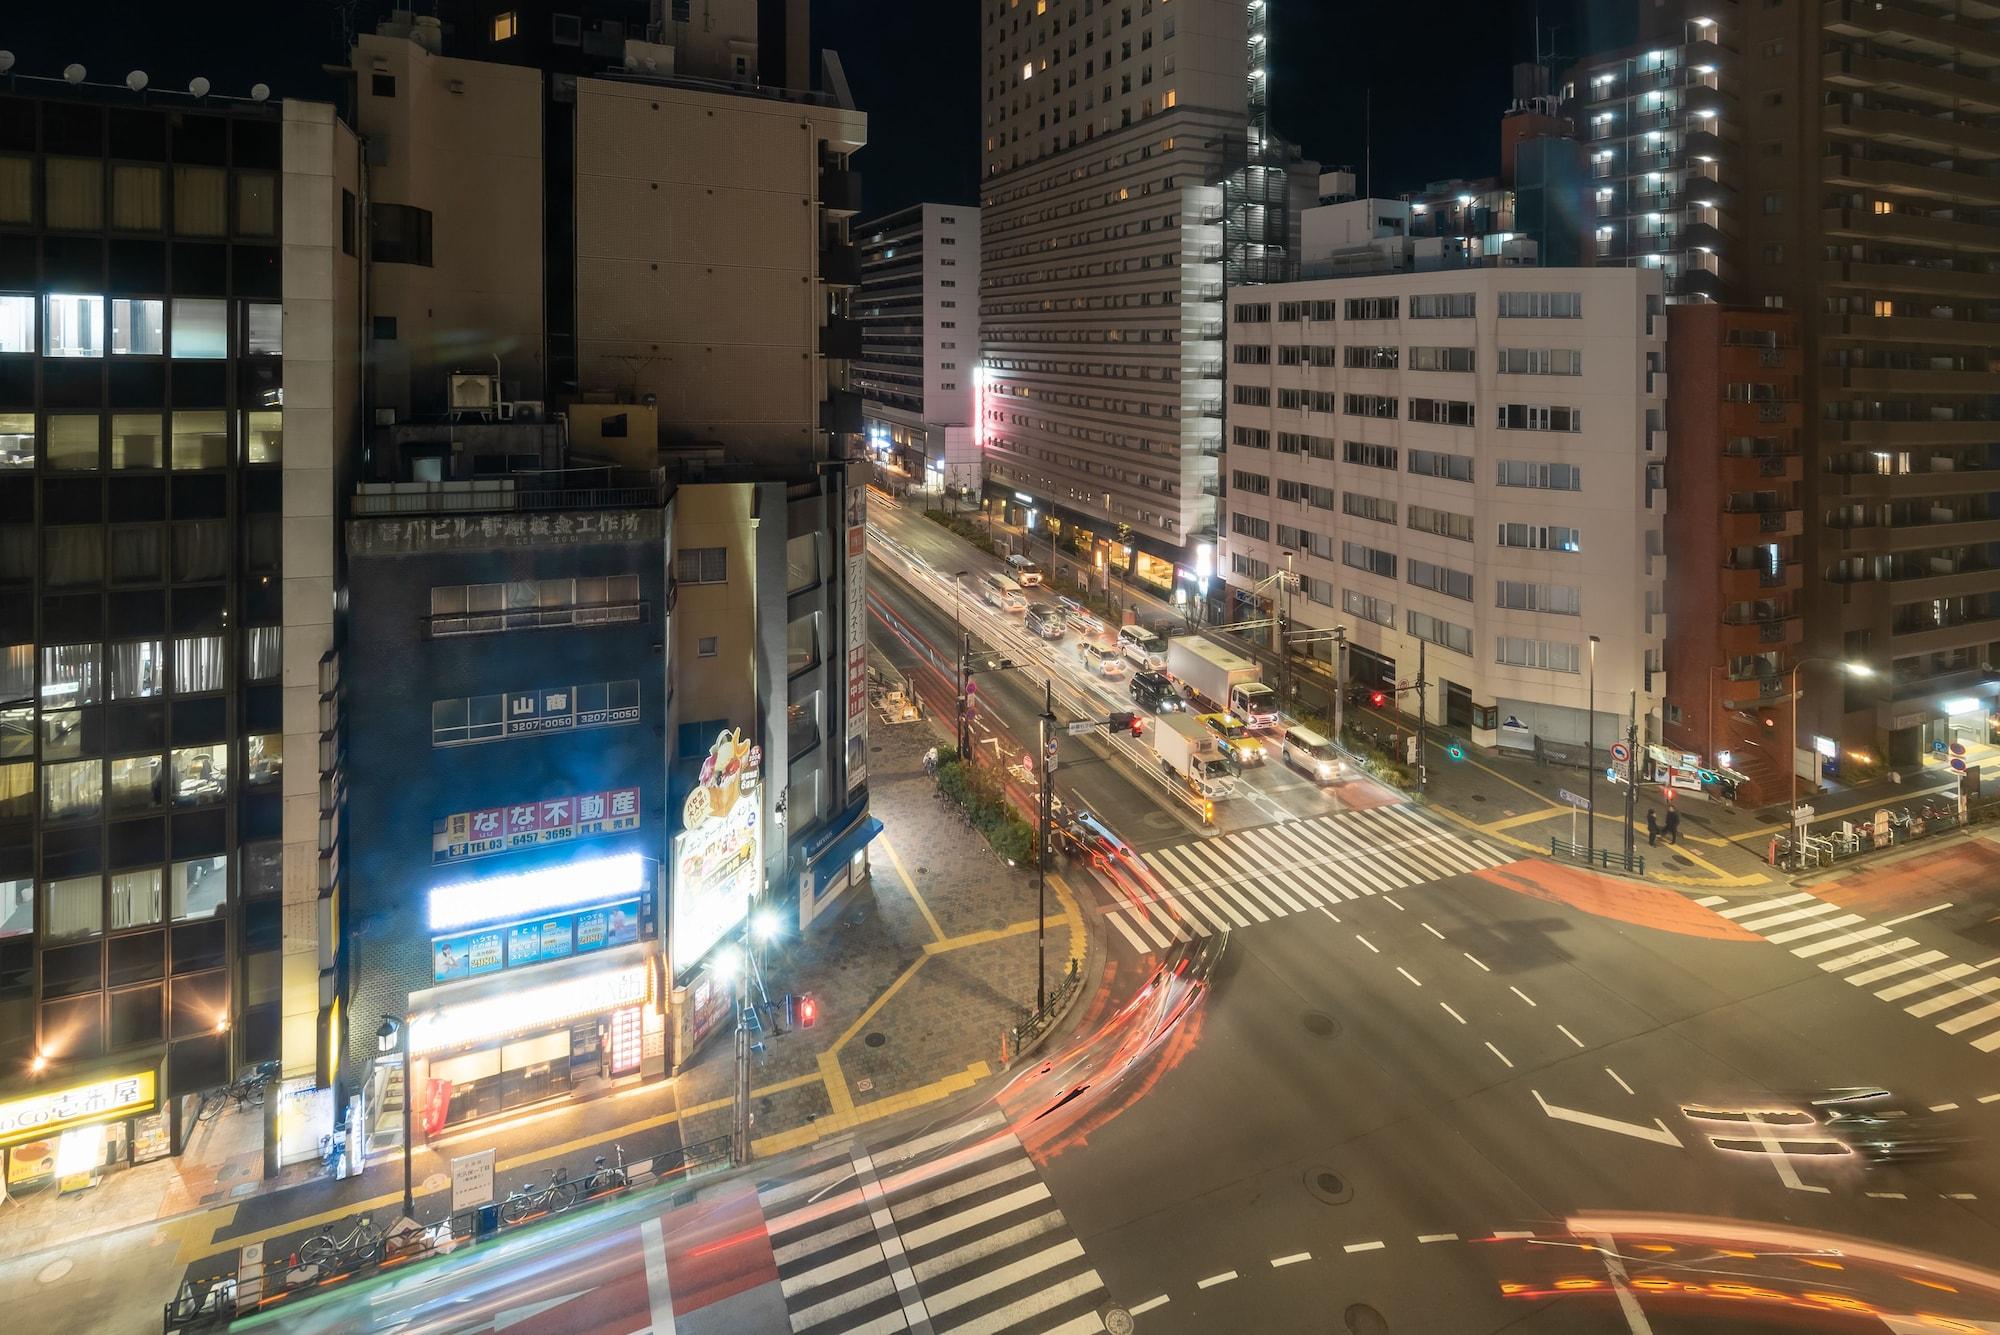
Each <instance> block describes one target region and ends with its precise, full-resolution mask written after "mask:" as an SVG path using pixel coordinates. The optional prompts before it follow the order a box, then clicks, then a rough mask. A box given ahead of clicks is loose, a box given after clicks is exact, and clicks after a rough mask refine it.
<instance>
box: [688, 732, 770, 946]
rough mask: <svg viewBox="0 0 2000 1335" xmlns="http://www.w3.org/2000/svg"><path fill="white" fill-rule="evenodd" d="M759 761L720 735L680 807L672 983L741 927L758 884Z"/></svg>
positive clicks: (754, 750) (738, 738)
mask: <svg viewBox="0 0 2000 1335" xmlns="http://www.w3.org/2000/svg"><path fill="white" fill-rule="evenodd" d="M762 763H763V753H762V751H761V750H760V749H759V748H758V747H756V746H755V745H753V744H752V743H749V742H747V741H745V740H744V739H743V737H742V735H741V733H740V732H738V731H737V730H735V729H730V730H729V731H726V732H724V733H723V734H722V735H721V736H720V737H718V738H717V739H716V742H715V746H714V747H713V748H712V749H711V750H710V751H709V755H708V759H707V760H706V761H705V762H703V765H702V770H701V781H700V782H699V783H698V784H697V785H696V786H695V788H694V791H692V792H691V793H689V794H688V799H687V802H686V804H685V805H684V806H683V807H682V809H681V810H682V815H683V817H684V819H685V822H686V826H687V828H686V829H684V830H683V831H682V832H681V833H680V834H677V835H675V836H674V854H673V867H674V881H673V888H672V890H671V892H670V893H671V903H672V906H673V929H672V931H671V932H670V933H669V934H668V943H669V945H670V947H671V950H672V957H673V958H672V964H673V971H674V977H675V978H676V979H680V978H682V977H684V976H685V975H686V974H687V973H688V971H690V970H691V969H693V968H694V966H695V965H696V964H698V963H699V962H700V961H701V959H702V957H703V956H704V955H706V954H708V952H709V951H710V950H711V949H712V948H713V947H714V946H715V944H716V942H718V941H720V940H722V938H723V937H724V936H726V935H728V933H729V932H730V930H731V929H732V928H734V927H737V926H739V925H740V924H741V923H742V921H743V917H744V915H745V914H746V913H747V912H748V911H749V907H750V901H751V899H753V898H754V897H755V896H756V894H757V891H758V889H759V887H760V886H761V885H762V883H763V856H762V854H763V819H762V814H763V813H762V807H763V803H762V800H761V783H760V769H761V766H762Z"/></svg>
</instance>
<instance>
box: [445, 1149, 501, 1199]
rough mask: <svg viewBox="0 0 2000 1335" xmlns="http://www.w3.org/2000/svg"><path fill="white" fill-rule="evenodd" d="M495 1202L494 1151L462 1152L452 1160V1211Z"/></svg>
mask: <svg viewBox="0 0 2000 1335" xmlns="http://www.w3.org/2000/svg"><path fill="white" fill-rule="evenodd" d="M492 1202H493V1151H492V1150H480V1151H479V1152H478V1153H477V1154H461V1155H459V1156H458V1157H457V1158H456V1159H453V1160H452V1161H451V1212H452V1213H453V1214H457V1213H458V1212H459V1211H461V1210H476V1209H478V1208H479V1207H480V1206H482V1205H490V1204H492Z"/></svg>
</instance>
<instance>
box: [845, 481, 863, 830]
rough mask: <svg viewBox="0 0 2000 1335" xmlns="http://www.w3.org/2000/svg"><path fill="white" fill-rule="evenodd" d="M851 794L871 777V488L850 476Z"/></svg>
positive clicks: (847, 576)
mask: <svg viewBox="0 0 2000 1335" xmlns="http://www.w3.org/2000/svg"><path fill="white" fill-rule="evenodd" d="M846 499H847V516H846V518H847V525H846V536H847V569H846V572H845V575H844V591H845V593H846V595H847V636H846V648H847V796H848V797H849V798H850V799H851V798H853V796H854V794H855V793H856V792H857V791H859V790H860V788H861V785H862V784H863V783H864V782H865V781H866V780H867V778H868V488H867V486H865V485H863V484H862V483H861V481H860V479H859V478H857V477H855V476H854V471H853V470H852V469H850V470H848V477H847V492H846Z"/></svg>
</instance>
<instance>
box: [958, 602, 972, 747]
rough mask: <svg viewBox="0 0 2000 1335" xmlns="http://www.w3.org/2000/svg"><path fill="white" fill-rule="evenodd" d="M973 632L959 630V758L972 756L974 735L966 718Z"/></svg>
mask: <svg viewBox="0 0 2000 1335" xmlns="http://www.w3.org/2000/svg"><path fill="white" fill-rule="evenodd" d="M971 657H972V632H971V631H969V630H968V631H961V632H959V639H958V758H959V759H960V760H970V759H971V758H972V736H971V728H970V725H969V722H968V720H967V718H966V711H965V705H966V688H967V687H969V686H970V685H971V684H972V665H971V663H970V661H969V660H970V659H971Z"/></svg>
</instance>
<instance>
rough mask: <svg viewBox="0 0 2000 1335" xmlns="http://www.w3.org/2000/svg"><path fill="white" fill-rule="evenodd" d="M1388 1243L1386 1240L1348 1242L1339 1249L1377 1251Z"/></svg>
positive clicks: (1345, 1250)
mask: <svg viewBox="0 0 2000 1335" xmlns="http://www.w3.org/2000/svg"><path fill="white" fill-rule="evenodd" d="M1388 1245H1389V1244H1388V1243H1386V1242H1350V1243H1348V1244H1347V1245H1346V1246H1345V1247H1342V1248H1341V1250H1342V1251H1344V1252H1379V1251H1381V1250H1382V1249H1383V1248H1384V1247H1386V1246H1388Z"/></svg>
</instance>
